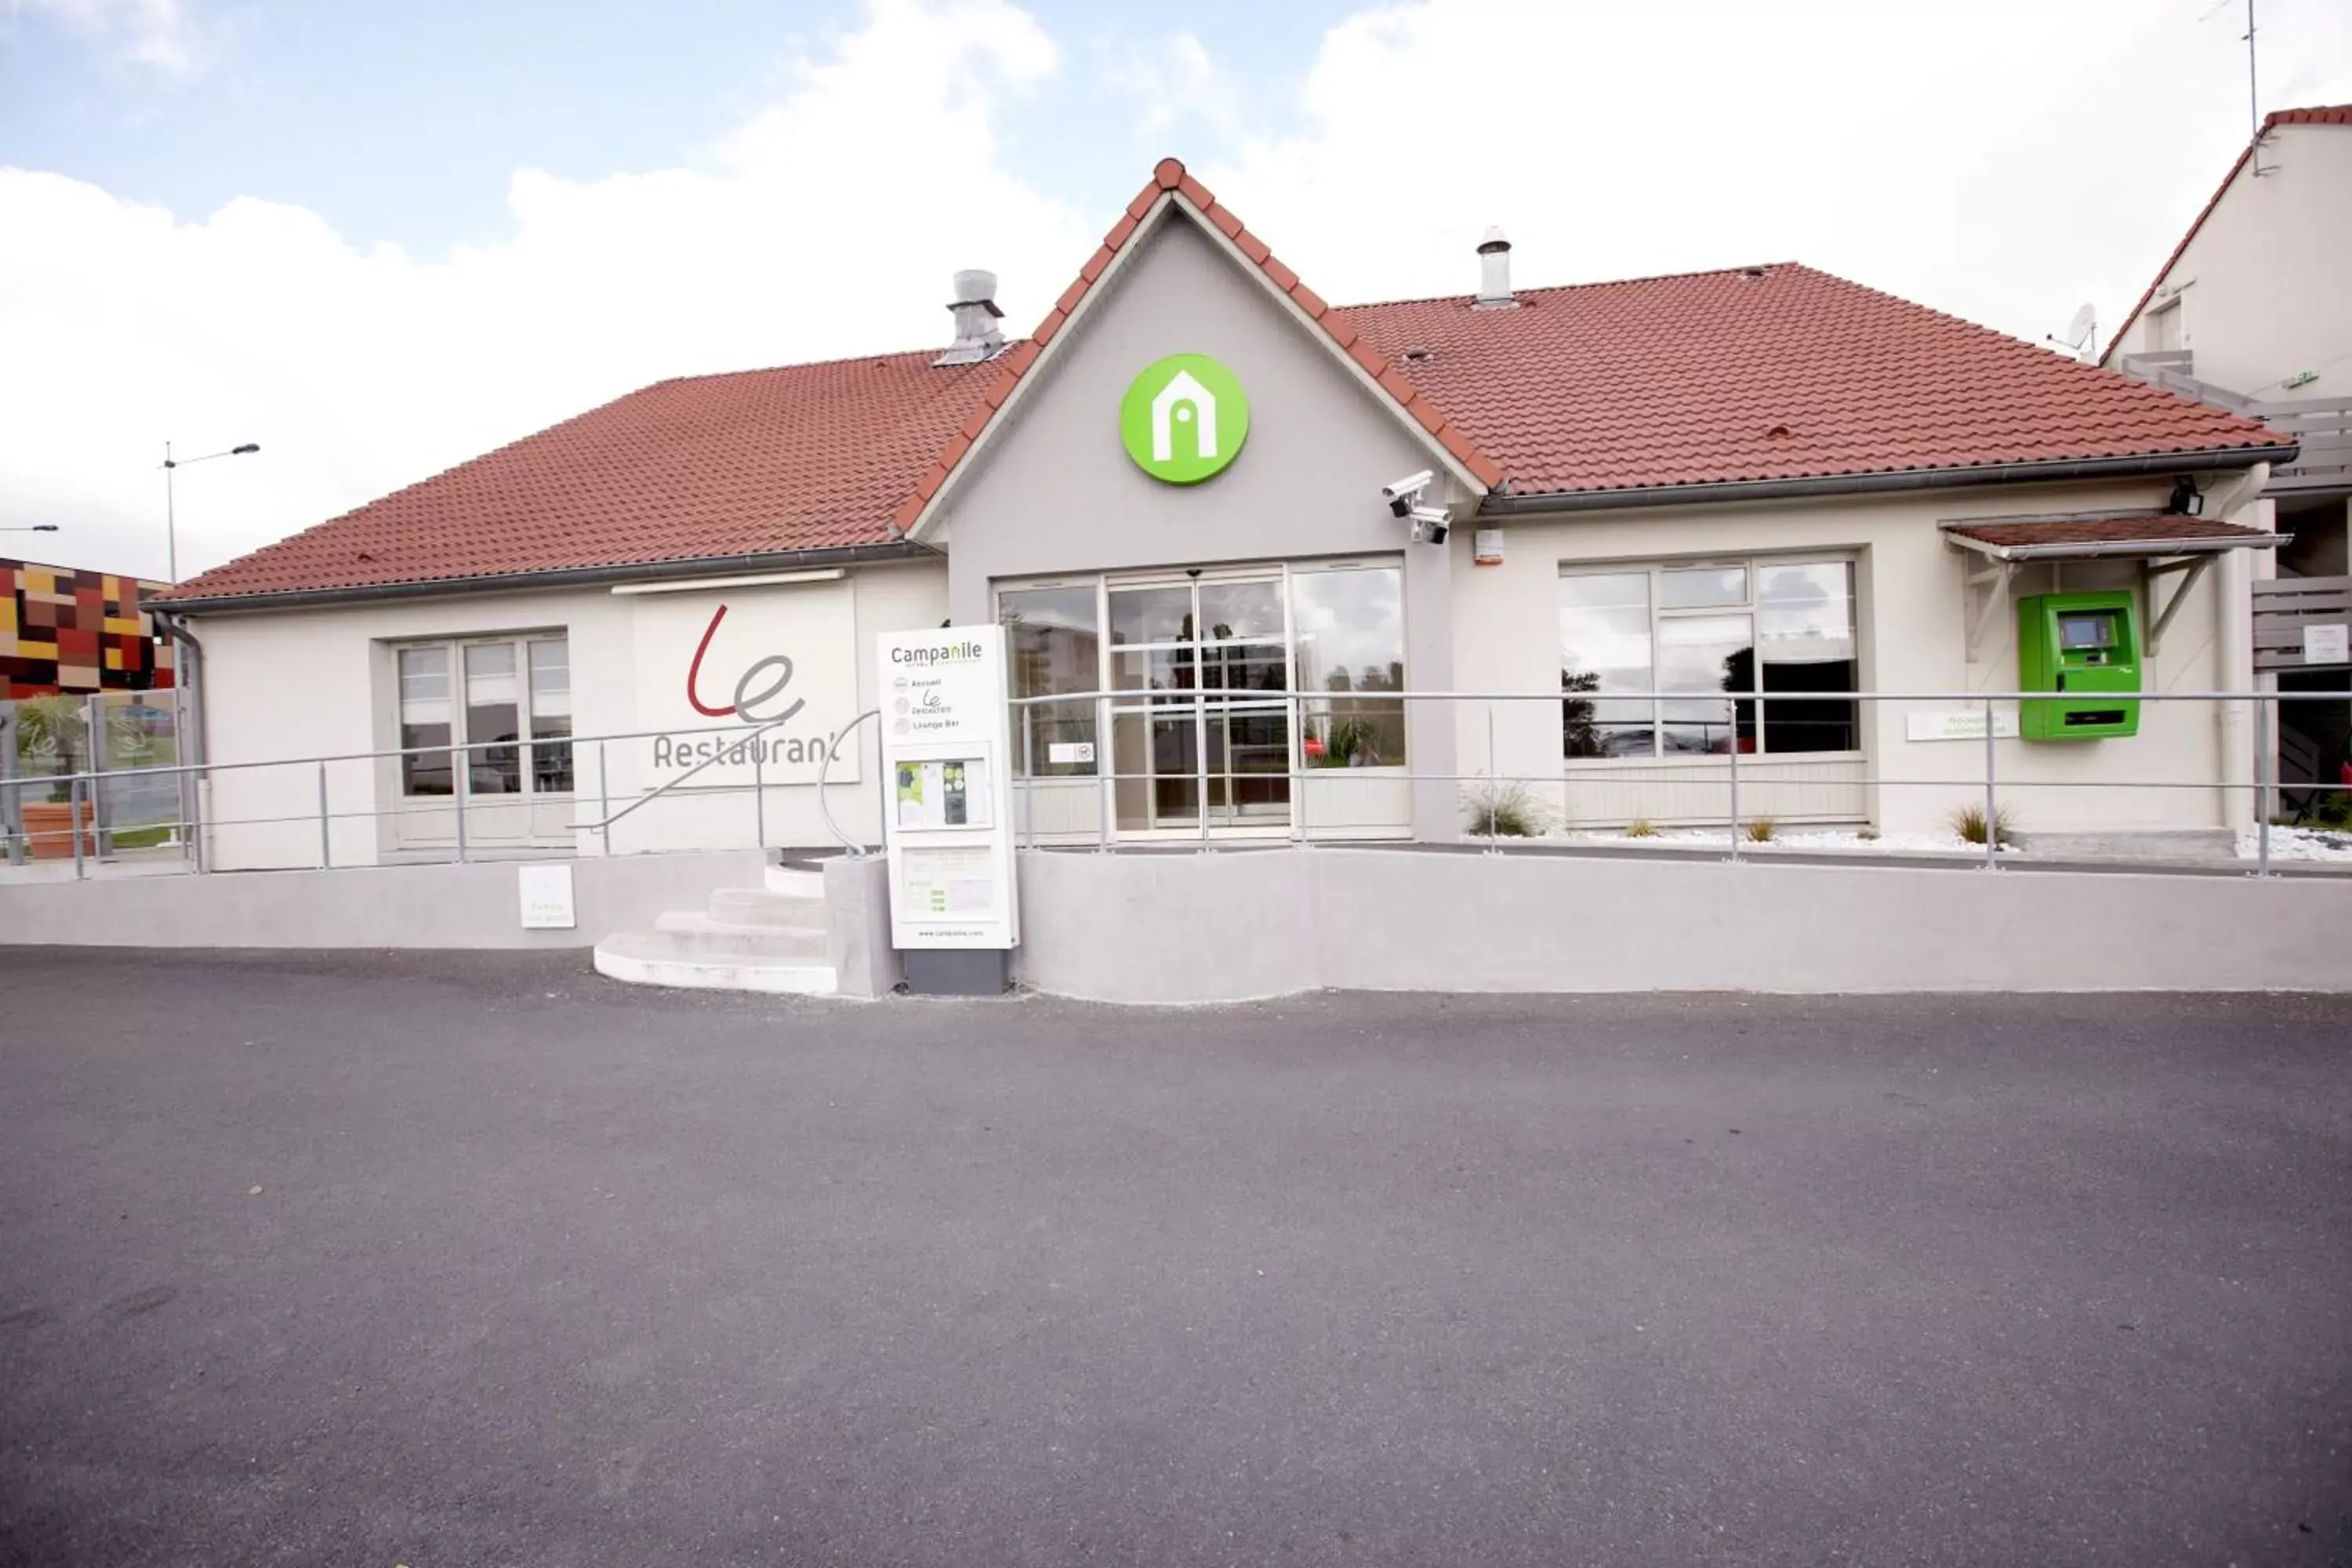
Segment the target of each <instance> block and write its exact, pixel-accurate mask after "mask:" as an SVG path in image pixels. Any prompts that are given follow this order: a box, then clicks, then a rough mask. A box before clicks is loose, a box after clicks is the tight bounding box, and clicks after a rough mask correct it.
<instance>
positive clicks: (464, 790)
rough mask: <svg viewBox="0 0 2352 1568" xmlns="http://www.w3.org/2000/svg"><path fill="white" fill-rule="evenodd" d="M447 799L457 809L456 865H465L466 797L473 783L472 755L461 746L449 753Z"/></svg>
mask: <svg viewBox="0 0 2352 1568" xmlns="http://www.w3.org/2000/svg"><path fill="white" fill-rule="evenodd" d="M449 762H450V763H451V766H450V769H449V799H450V800H451V801H452V802H453V803H454V804H455V805H457V864H458V865H460V866H462V865H464V864H465V863H466V796H467V794H468V793H469V790H468V786H469V785H470V784H472V783H473V772H474V754H473V753H472V752H468V751H467V750H466V748H465V747H463V746H458V747H457V748H455V749H453V750H452V751H451V752H450V753H449Z"/></svg>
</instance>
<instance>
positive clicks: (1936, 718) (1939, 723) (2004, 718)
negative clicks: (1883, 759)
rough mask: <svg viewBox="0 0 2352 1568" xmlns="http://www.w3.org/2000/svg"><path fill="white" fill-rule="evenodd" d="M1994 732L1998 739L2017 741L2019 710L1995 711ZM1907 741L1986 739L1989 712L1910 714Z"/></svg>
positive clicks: (1905, 718)
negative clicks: (1986, 714) (1986, 717)
mask: <svg viewBox="0 0 2352 1568" xmlns="http://www.w3.org/2000/svg"><path fill="white" fill-rule="evenodd" d="M1992 732H1993V738H1994V739H1996V740H2002V741H2009V740H2014V739H2016V738H2017V707H2016V705H2015V704H2014V703H2012V704H2011V705H2010V706H2009V707H2007V708H1999V707H1997V708H1995V709H1994V710H1992ZM1903 738H1904V739H1905V740H1906V741H1981V740H1983V739H1984V738H1985V710H1983V709H1981V708H1946V709H1940V710H1934V711H1930V712H1927V713H1906V714H1905V715H1904V716H1903Z"/></svg>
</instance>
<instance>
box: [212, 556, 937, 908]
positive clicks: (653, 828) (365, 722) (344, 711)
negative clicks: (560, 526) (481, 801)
mask: <svg viewBox="0 0 2352 1568" xmlns="http://www.w3.org/2000/svg"><path fill="white" fill-rule="evenodd" d="M847 581H848V583H849V585H850V587H851V590H852V591H853V593H854V595H855V604H856V636H855V641H854V646H853V647H849V648H846V649H835V650H832V651H831V652H830V653H829V654H828V656H827V657H829V658H846V659H848V660H849V661H850V663H851V664H852V666H853V668H854V669H855V672H856V677H855V679H856V693H857V707H858V710H860V711H862V710H865V709H867V708H871V707H873V706H875V705H876V702H877V691H876V689H875V678H874V671H873V668H872V664H873V660H872V658H871V657H870V650H871V649H872V647H873V645H874V638H875V637H876V636H877V635H878V634H879V633H882V632H885V631H902V630H907V629H910V628H914V627H920V626H937V625H938V624H939V623H940V621H942V620H943V619H945V618H946V615H947V573H946V569H945V566H944V563H939V562H929V561H925V562H908V563H892V564H887V565H877V566H869V567H859V568H856V569H854V570H852V571H851V572H850V573H849V574H848V578H847ZM747 592H757V590H750V591H747ZM638 602H639V601H637V600H636V599H635V598H633V597H624V596H618V595H614V594H613V593H612V592H611V591H610V590H609V589H607V588H604V587H595V588H572V589H559V590H550V591H544V592H536V593H501V594H480V595H452V596H450V597H447V598H416V599H389V600H383V601H381V602H377V603H373V604H358V605H329V606H321V607H319V608H315V609H289V610H265V611H256V612H250V613H244V614H236V615H217V614H216V615H210V616H193V617H191V626H192V629H193V630H194V633H195V635H196V636H197V637H198V638H199V639H201V640H202V642H203V644H204V649H205V664H204V674H203V679H204V682H205V709H206V725H207V730H208V737H209V745H210V756H211V759H212V761H213V762H214V763H216V764H227V763H257V762H268V761H274V760H279V759H301V758H314V757H320V756H325V755H352V754H356V753H362V752H383V751H389V750H391V749H393V748H394V747H395V746H397V745H398V744H399V731H398V718H397V700H396V693H395V690H394V684H395V682H394V648H395V647H397V646H398V645H399V644H401V643H404V642H413V641H416V640H419V639H424V638H434V637H480V636H486V635H492V634H504V633H520V632H534V631H562V633H564V634H565V637H566V638H567V641H568V643H569V647H570V657H571V679H572V731H573V733H574V734H575V735H577V736H580V737H583V740H582V741H581V742H579V743H578V744H577V745H576V747H575V752H574V762H573V769H574V778H575V792H574V797H573V814H574V815H573V819H574V820H576V821H583V822H585V821H591V820H593V819H594V818H595V816H597V814H598V810H599V805H598V801H599V795H600V791H599V789H598V781H597V764H598V756H597V752H598V748H597V747H596V745H595V744H594V743H593V740H589V739H586V738H588V737H593V736H598V735H610V734H626V733H631V732H634V731H638V730H640V729H651V728H655V727H659V726H664V725H667V724H668V723H669V722H670V719H669V717H668V716H667V715H658V716H652V717H648V718H646V719H641V718H640V715H639V703H638V697H637V693H638V690H639V681H638V679H637V671H636V667H635V660H636V639H635V605H636V604H637V603H638ZM712 684H713V686H714V688H715V687H716V686H718V685H721V684H723V682H720V681H718V680H715V679H714V681H713V682H712ZM856 744H857V745H859V746H860V747H862V748H863V749H864V750H863V753H862V754H863V755H864V757H865V759H866V765H865V768H864V770H863V781H862V783H860V784H835V785H832V786H830V787H829V788H828V790H827V795H828V801H827V804H828V805H830V807H831V809H832V811H833V813H834V815H835V817H836V818H837V819H838V820H839V821H840V823H841V824H842V826H843V827H844V829H845V830H846V831H848V832H849V833H851V834H853V835H855V836H856V837H859V838H860V839H861V840H862V841H864V842H867V843H873V842H877V841H878V840H879V838H880V836H881V824H880V821H879V818H878V813H877V806H876V804H875V803H876V799H877V796H876V794H875V784H874V769H875V767H876V765H877V764H876V763H875V762H874V755H875V753H874V751H873V746H874V737H873V730H872V726H871V725H870V724H869V725H867V726H866V727H864V728H863V729H861V730H860V731H858V733H857V734H856ZM605 755H606V758H607V760H608V761H609V763H610V765H611V769H612V778H611V783H610V785H609V794H610V795H611V798H612V800H613V802H614V808H615V809H617V808H618V806H619V805H622V804H624V803H625V801H626V800H628V799H629V798H631V797H632V796H633V795H635V793H636V792H637V791H639V790H642V789H647V788H650V787H651V786H652V784H653V783H654V782H655V778H654V775H653V773H652V770H651V769H650V768H649V767H647V766H646V765H645V763H644V753H643V749H642V748H641V747H635V746H623V745H614V746H612V747H610V748H607V749H606V752H605ZM326 777H327V787H328V797H329V802H330V806H331V813H332V816H331V829H330V831H331V845H332V855H333V863H334V864H335V865H337V866H361V865H373V864H377V863H380V862H383V861H384V860H387V859H396V858H399V834H398V832H397V831H396V824H395V822H394V817H393V816H391V815H389V813H391V812H392V811H393V810H394V808H396V807H397V806H398V805H399V804H400V795H399V777H398V771H397V767H396V765H395V763H393V762H392V761H391V760H389V759H379V760H375V761H353V762H341V763H330V764H328V766H327V768H326ZM319 778H320V769H319V768H318V767H317V766H316V765H315V764H310V763H304V764H302V765H299V766H278V767H265V768H224V769H223V770H222V771H220V772H218V773H215V775H214V777H213V781H212V783H211V784H210V786H209V791H208V796H209V798H208V801H207V804H206V807H205V819H206V821H207V822H208V823H210V824H212V826H211V829H210V832H209V835H208V840H207V849H208V854H209V857H210V860H209V863H210V864H211V865H212V866H213V867H215V868H218V869H222V870H239V869H248V868H280V867H310V866H316V865H318V864H319V863H320V830H319ZM816 793H817V792H816V789H815V787H814V785H811V784H792V785H773V786H771V788H770V789H769V790H768V792H767V840H768V843H769V844H770V845H771V846H777V847H803V846H806V847H814V846H820V845H824V844H827V843H830V842H832V837H831V835H830V834H829V833H828V831H827V830H826V828H825V826H824V817H823V815H822V814H821V812H820V810H819V807H818V805H817V801H816ZM756 821H757V817H756V815H755V812H754V808H753V805H752V801H751V796H750V795H748V794H745V793H726V794H715V793H712V792H709V791H698V790H695V789H694V788H693V787H692V786H691V785H688V786H687V787H685V788H682V789H680V790H678V791H676V792H674V793H673V794H672V795H670V796H666V797H665V798H663V799H662V800H659V801H656V802H655V803H654V804H653V805H648V806H646V808H645V809H643V810H642V811H640V812H638V813H637V814H635V816H631V817H629V818H627V819H626V820H625V821H623V822H622V823H621V824H619V825H618V826H615V827H614V829H613V833H612V848H613V852H614V854H637V853H644V852H646V851H651V850H665V849H684V848H696V849H732V848H750V847H755V843H756V839H757V837H758V833H757V829H756V826H755V825H756ZM560 837H561V834H560V831H559V841H560ZM577 847H578V849H579V851H580V852H581V853H583V854H594V853H599V852H601V849H602V844H601V841H600V839H599V837H597V836H595V835H591V834H585V833H583V834H580V835H578V836H577Z"/></svg>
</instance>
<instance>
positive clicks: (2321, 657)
mask: <svg viewBox="0 0 2352 1568" xmlns="http://www.w3.org/2000/svg"><path fill="white" fill-rule="evenodd" d="M2303 662H2304V663H2305V664H2352V626H2345V625H2342V624H2341V623H2339V624H2337V625H2336V626H2305V627H2304V628H2303Z"/></svg>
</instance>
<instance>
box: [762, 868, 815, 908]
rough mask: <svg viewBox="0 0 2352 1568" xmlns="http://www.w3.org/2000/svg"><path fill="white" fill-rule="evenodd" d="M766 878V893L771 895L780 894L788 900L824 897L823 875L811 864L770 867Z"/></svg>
mask: <svg viewBox="0 0 2352 1568" xmlns="http://www.w3.org/2000/svg"><path fill="white" fill-rule="evenodd" d="M767 878H768V879H767V887H768V891H770V892H772V893H781V894H782V895H783V896H784V897H786V898H788V899H822V898H824V872H823V871H821V870H819V869H817V868H816V867H815V866H814V864H812V863H807V862H803V863H800V864H795V865H791V866H771V867H769V868H768V874H767Z"/></svg>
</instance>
